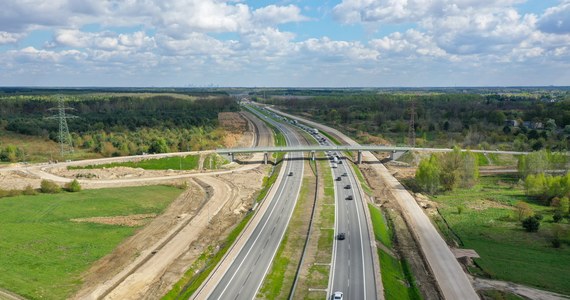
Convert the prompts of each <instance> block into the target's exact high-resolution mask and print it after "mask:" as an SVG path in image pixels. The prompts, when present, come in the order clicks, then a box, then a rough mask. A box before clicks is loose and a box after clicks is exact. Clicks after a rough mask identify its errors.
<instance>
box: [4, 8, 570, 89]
mask: <svg viewBox="0 0 570 300" xmlns="http://www.w3.org/2000/svg"><path fill="white" fill-rule="evenodd" d="M569 70H570V0H501V1H496V0H381V1H375V0H337V1H331V0H324V1H313V0H310V1H301V0H281V1H262V0H258V1H240V0H229V1H222V0H121V1H117V0H82V1H76V0H52V1H44V0H27V1H19V0H4V1H3V8H2V10H1V11H0V86H179V87H184V86H206V85H218V86H257V87H262V86H273V87H285V86H299V87H386V86H395V87H398V86H402V87H415V86H509V85H570V71H569Z"/></svg>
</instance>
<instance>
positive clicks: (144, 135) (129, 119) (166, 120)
mask: <svg viewBox="0 0 570 300" xmlns="http://www.w3.org/2000/svg"><path fill="white" fill-rule="evenodd" d="M58 97H63V98H64V100H65V106H66V107H67V108H68V109H66V114H67V115H68V116H69V118H68V119H67V124H68V127H69V132H70V134H71V137H72V141H73V145H74V147H76V148H78V149H83V150H85V151H88V152H93V153H97V154H100V155H102V156H118V155H134V154H141V153H161V152H170V151H189V150H201V149H206V148H215V147H216V146H219V145H220V141H221V139H222V138H223V137H224V132H223V130H222V129H220V128H218V126H217V116H218V113H219V112H223V111H238V110H239V106H238V104H237V103H236V102H235V101H234V100H233V99H232V98H231V97H229V96H228V95H223V94H219V93H213V94H201V95H198V96H196V95H188V94H158V93H157V94H153V93H150V94H149V93H144V94H137V93H85V94H81V93H79V94H77V93H75V94H64V95H61V94H58V95H55V94H53V93H52V94H49V93H47V94H42V93H37V94H15V95H14V94H9V93H6V92H5V94H4V95H0V131H5V132H6V131H7V132H12V133H17V134H22V135H26V136H35V137H41V138H45V139H49V140H52V141H55V142H58V139H59V134H58V132H59V120H58V118H57V117H56V118H54V116H57V114H58V111H57V109H55V108H57V104H58V99H59V98H58ZM16 146H17V145H6V144H2V142H1V140H0V160H2V161H12V162H14V161H20V160H23V159H24V157H23V155H24V153H23V151H22V150H21V149H20V148H19V147H16Z"/></svg>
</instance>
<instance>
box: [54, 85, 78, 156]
mask: <svg viewBox="0 0 570 300" xmlns="http://www.w3.org/2000/svg"><path fill="white" fill-rule="evenodd" d="M57 98H58V101H57V107H54V108H50V109H49V110H52V111H57V115H54V116H51V117H48V119H58V120H59V146H60V150H61V157H64V155H65V154H67V153H73V142H72V141H71V135H70V134H69V128H68V127H67V119H74V118H77V117H76V116H73V115H68V114H66V113H65V110H71V109H73V108H71V107H65V100H64V98H63V96H61V95H58V96H57Z"/></svg>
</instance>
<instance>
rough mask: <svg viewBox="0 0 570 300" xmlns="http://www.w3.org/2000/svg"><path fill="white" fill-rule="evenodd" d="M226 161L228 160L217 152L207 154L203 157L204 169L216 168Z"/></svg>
mask: <svg viewBox="0 0 570 300" xmlns="http://www.w3.org/2000/svg"><path fill="white" fill-rule="evenodd" d="M227 163H229V161H228V160H227V159H225V158H223V157H222V156H220V155H219V154H217V153H212V154H208V155H206V157H205V158H204V169H208V170H218V169H220V168H221V167H222V166H223V165H225V164H227Z"/></svg>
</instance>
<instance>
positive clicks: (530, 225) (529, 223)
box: [522, 216, 540, 232]
mask: <svg viewBox="0 0 570 300" xmlns="http://www.w3.org/2000/svg"><path fill="white" fill-rule="evenodd" d="M522 227H523V228H524V229H525V230H526V231H528V232H537V231H538V228H539V227H540V220H539V218H537V217H536V216H531V217H527V218H526V219H524V220H523V221H522Z"/></svg>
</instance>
